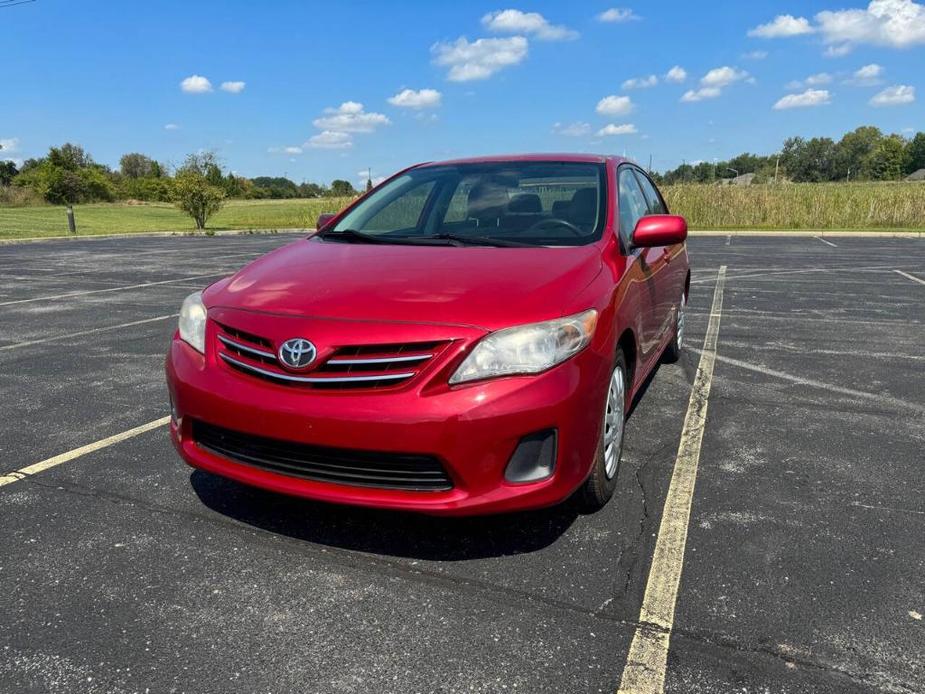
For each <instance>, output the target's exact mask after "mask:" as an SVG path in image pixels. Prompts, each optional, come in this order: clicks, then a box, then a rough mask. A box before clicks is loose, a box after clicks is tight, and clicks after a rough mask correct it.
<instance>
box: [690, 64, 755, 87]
mask: <svg viewBox="0 0 925 694" xmlns="http://www.w3.org/2000/svg"><path fill="white" fill-rule="evenodd" d="M747 78H748V73H747V72H745V70H739V69H738V68H734V67H729V66H728V65H726V66H723V67H717V68H713V69H712V70H710V71H709V72H708V73H707V74H705V75H704V76H703V77H702V78H701V80H700V85H701V86H703V87H717V88H719V89H722V88H723V87H728V86H729V85H730V84H732V83H733V82H738V81H740V80H744V79H747Z"/></svg>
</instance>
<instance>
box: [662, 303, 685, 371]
mask: <svg viewBox="0 0 925 694" xmlns="http://www.w3.org/2000/svg"><path fill="white" fill-rule="evenodd" d="M685 308H687V294H685V293H684V292H681V300H680V301H679V302H678V315H677V316H675V322H674V335H673V336H672V338H671V342H669V343H668V346H667V347H666V348H665V353H664V354H663V355H662V360H663V361H665V362H667V363H669V364H674V363H675V362H676V361H678V359H680V358H681V350H682V349H683V348H684V309H685Z"/></svg>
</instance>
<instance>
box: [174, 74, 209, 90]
mask: <svg viewBox="0 0 925 694" xmlns="http://www.w3.org/2000/svg"><path fill="white" fill-rule="evenodd" d="M180 89H182V90H183V91H184V92H186V93H187V94H205V93H206V92H211V91H212V83H211V82H210V81H209V80H207V79H206V78H205V77H203V76H202V75H190V76H189V77H187V78H186V79H184V80H183V81H182V82H180Z"/></svg>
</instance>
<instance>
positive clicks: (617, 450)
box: [580, 350, 629, 511]
mask: <svg viewBox="0 0 925 694" xmlns="http://www.w3.org/2000/svg"><path fill="white" fill-rule="evenodd" d="M627 374H628V372H627V368H626V357H625V356H623V351H622V350H618V351H617V358H616V359H615V360H614V367H613V371H611V375H610V380H609V381H608V386H607V397H606V398H605V403H604V413H603V418H604V425H603V426H602V427H601V435H600V439H599V441H598V444H597V451H596V452H595V454H594V466H593V467H592V468H591V474H590V475H588V479H587V480H585V482H584V484H583V485H582V487H581V489H580V501H581V506H582V507H583V508H584V509H585V510H587V511H597V510H599V509H601V508H603V507H604V506H605V505H606V504H607V502H608V501H610V497H612V496H613V492H614V490H615V489H616V488H617V473H618V472H619V471H620V457H621V456H622V454H623V436H624V432H625V430H626V429H625V424H626V400H627V398H626V394H627V391H628V390H629V382H628V379H627Z"/></svg>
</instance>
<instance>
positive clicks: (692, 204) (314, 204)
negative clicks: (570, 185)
mask: <svg viewBox="0 0 925 694" xmlns="http://www.w3.org/2000/svg"><path fill="white" fill-rule="evenodd" d="M662 190H663V193H664V194H665V198H666V199H667V201H668V204H669V206H670V207H671V211H672V212H674V213H676V214H681V215H684V216H685V217H687V220H688V223H689V224H690V227H691V228H692V229H703V230H714V229H715V230H732V229H736V230H751V229H756V230H757V229H774V230H797V229H799V230H813V231H851V230H872V231H877V230H882V231H896V230H925V184H921V183H851V184H843V183H819V184H814V183H798V184H781V185H757V186H749V187H740V186H711V185H693V184H691V185H675V186H665V187H664V188H663V189H662ZM348 202H349V199H348V198H324V199H312V200H232V201H229V202H228V203H227V204H226V205H225V207H224V208H223V209H222V210H221V212H219V213H218V214H217V215H215V216H214V217H213V218H212V219H210V220H209V224H208V227H209V229H211V230H216V231H218V230H222V229H306V228H313V227H314V225H315V220H316V219H317V218H318V215H319V214H321V213H322V212H336V211H337V210H339V209H341V208H342V207H344V206H345V205H346V204H347V203H348ZM74 212H75V216H76V219H77V232H78V235H93V234H114V233H123V232H144V231H176V232H191V231H193V229H194V226H193V222H192V220H191V219H190V218H189V217H186V216H184V215H183V214H182V213H181V212H179V211H178V210H177V209H175V208H174V207H173V206H172V205H170V204H168V203H146V204H138V205H127V204H124V203H115V204H95V205H77V206H75V208H74ZM66 234H67V218H66V216H65V211H64V208H63V207H55V206H50V205H48V206H44V205H43V206H35V207H0V239H4V238H6V239H10V238H27V237H36V236H61V235H66Z"/></svg>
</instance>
